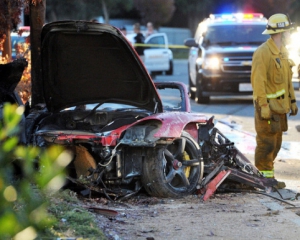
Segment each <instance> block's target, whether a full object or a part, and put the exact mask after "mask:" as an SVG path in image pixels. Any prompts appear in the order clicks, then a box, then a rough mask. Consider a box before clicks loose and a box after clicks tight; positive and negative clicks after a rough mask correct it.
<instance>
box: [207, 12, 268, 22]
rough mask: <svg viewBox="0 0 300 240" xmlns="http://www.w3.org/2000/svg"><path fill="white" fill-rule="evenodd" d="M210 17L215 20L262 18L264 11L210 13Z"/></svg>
mask: <svg viewBox="0 0 300 240" xmlns="http://www.w3.org/2000/svg"><path fill="white" fill-rule="evenodd" d="M209 17H210V18H211V19H212V20H215V21H237V20H261V19H263V18H264V15H263V14H262V13H231V14H210V15H209Z"/></svg>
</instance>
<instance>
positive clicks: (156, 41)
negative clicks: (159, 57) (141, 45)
mask: <svg viewBox="0 0 300 240" xmlns="http://www.w3.org/2000/svg"><path fill="white" fill-rule="evenodd" d="M147 44H155V45H160V46H149V48H165V44H166V42H165V38H164V37H163V36H157V37H152V38H150V39H149V41H148V42H147Z"/></svg>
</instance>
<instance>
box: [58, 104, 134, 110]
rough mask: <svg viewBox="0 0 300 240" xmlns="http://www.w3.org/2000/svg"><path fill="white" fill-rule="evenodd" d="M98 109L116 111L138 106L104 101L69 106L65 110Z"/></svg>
mask: <svg viewBox="0 0 300 240" xmlns="http://www.w3.org/2000/svg"><path fill="white" fill-rule="evenodd" d="M75 109H76V110H92V109H94V110H97V111H99V110H100V111H115V110H125V109H137V107H135V106H132V105H127V104H119V103H103V104H97V103H92V104H83V105H78V106H74V107H69V108H66V109H64V110H63V111H68V110H75Z"/></svg>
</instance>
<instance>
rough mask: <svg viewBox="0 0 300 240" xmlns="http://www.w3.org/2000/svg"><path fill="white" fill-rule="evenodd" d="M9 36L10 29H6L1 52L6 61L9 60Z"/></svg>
mask: <svg viewBox="0 0 300 240" xmlns="http://www.w3.org/2000/svg"><path fill="white" fill-rule="evenodd" d="M11 47H12V46H11V36H10V29H7V30H6V38H5V41H4V43H3V52H2V57H4V58H6V59H7V62H10V61H11Z"/></svg>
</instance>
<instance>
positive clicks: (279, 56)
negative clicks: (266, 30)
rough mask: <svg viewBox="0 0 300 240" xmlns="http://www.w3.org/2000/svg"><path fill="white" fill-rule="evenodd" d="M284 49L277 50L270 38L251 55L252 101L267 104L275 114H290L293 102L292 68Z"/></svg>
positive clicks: (291, 62)
mask: <svg viewBox="0 0 300 240" xmlns="http://www.w3.org/2000/svg"><path fill="white" fill-rule="evenodd" d="M294 65H295V64H294V62H293V61H292V60H290V59H288V51H287V49H286V48H285V47H281V49H280V51H279V49H278V48H277V46H276V44H275V42H274V41H273V39H272V38H269V39H268V40H267V41H266V42H265V43H263V44H262V45H260V46H259V47H258V48H257V49H256V51H255V53H254V54H253V60H252V72H251V84H252V88H253V99H254V101H255V102H256V103H257V104H258V105H259V106H262V105H264V104H269V107H270V109H271V111H273V112H275V113H277V114H285V113H288V112H290V109H291V100H295V93H294V87H293V84H292V69H291V68H292V66H294Z"/></svg>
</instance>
